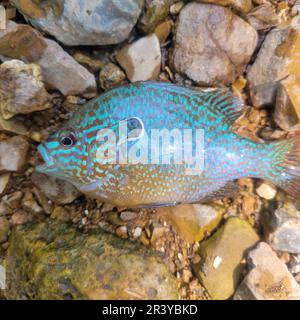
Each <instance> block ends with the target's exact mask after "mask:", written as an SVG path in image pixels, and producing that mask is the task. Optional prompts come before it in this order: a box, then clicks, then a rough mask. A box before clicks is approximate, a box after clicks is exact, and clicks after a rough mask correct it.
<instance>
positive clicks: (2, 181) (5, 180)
mask: <svg viewBox="0 0 300 320" xmlns="http://www.w3.org/2000/svg"><path fill="white" fill-rule="evenodd" d="M10 177H11V175H10V173H4V174H2V175H1V176H0V195H1V194H3V193H4V192H5V191H6V189H7V187H8V185H9V182H10Z"/></svg>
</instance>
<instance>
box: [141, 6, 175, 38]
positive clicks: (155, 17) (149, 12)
mask: <svg viewBox="0 0 300 320" xmlns="http://www.w3.org/2000/svg"><path fill="white" fill-rule="evenodd" d="M172 2H173V0H152V1H146V3H145V9H144V13H143V15H142V17H141V19H140V22H139V24H138V26H139V29H140V30H142V31H143V32H144V33H147V34H148V33H150V32H153V31H154V29H155V27H156V26H157V24H158V23H159V22H160V21H161V20H163V19H164V18H166V17H167V15H168V14H169V11H170V5H171V3H172Z"/></svg>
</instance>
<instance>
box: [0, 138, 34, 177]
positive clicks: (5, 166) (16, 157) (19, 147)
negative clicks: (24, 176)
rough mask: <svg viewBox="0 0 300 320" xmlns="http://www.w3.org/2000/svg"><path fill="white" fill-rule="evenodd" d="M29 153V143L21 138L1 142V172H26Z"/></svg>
mask: <svg viewBox="0 0 300 320" xmlns="http://www.w3.org/2000/svg"><path fill="white" fill-rule="evenodd" d="M28 151H29V143H28V141H27V140H26V139H25V138H23V137H21V136H15V137H12V138H9V139H7V140H4V141H0V172H1V171H22V170H24V169H25V167H26V165H27V160H28V159H27V157H28Z"/></svg>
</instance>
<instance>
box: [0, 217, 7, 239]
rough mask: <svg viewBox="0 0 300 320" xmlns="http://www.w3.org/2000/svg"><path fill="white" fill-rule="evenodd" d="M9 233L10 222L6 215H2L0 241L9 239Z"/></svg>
mask: <svg viewBox="0 0 300 320" xmlns="http://www.w3.org/2000/svg"><path fill="white" fill-rule="evenodd" d="M8 233H9V222H8V220H7V219H6V218H5V217H0V243H2V242H5V241H6V240H7V237H8Z"/></svg>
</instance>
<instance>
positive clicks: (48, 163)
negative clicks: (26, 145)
mask: <svg viewBox="0 0 300 320" xmlns="http://www.w3.org/2000/svg"><path fill="white" fill-rule="evenodd" d="M38 151H39V153H40V155H41V156H42V158H43V160H44V163H42V164H40V165H38V166H36V170H37V171H38V172H48V171H53V169H54V168H55V165H56V161H55V159H54V158H53V157H52V156H51V155H50V154H49V152H48V150H47V149H46V148H45V147H44V146H43V145H39V146H38Z"/></svg>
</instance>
